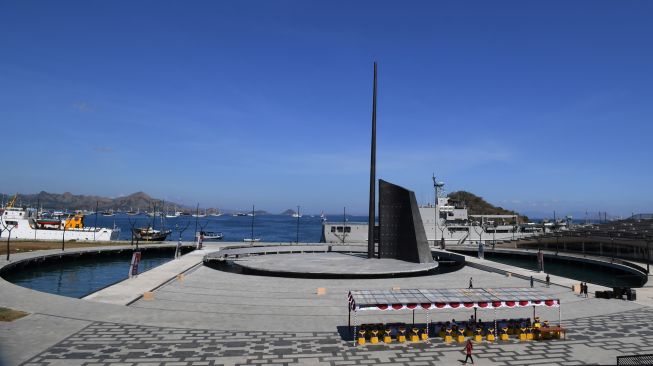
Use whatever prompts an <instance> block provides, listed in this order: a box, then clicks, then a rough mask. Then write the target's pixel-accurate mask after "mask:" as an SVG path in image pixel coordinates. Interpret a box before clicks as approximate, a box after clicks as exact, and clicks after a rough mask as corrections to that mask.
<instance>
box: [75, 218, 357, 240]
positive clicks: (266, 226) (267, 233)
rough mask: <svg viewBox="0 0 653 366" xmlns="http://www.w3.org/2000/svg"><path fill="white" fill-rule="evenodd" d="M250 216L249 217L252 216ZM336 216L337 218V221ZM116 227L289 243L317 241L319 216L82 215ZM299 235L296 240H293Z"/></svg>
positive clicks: (90, 222) (124, 234) (88, 221)
mask: <svg viewBox="0 0 653 366" xmlns="http://www.w3.org/2000/svg"><path fill="white" fill-rule="evenodd" d="M333 218H334V219H335V220H334V221H333V222H335V223H341V222H342V220H343V217H342V216H340V217H337V218H336V217H335V216H334V217H333ZM252 219H253V220H252ZM338 220H340V221H338ZM345 220H346V221H347V222H367V216H350V215H347V216H346V217H345ZM114 224H115V225H116V226H117V227H119V228H120V229H121V230H122V231H121V233H120V237H119V239H120V240H130V239H131V236H130V232H131V227H132V225H133V226H134V227H147V226H148V225H150V226H152V225H154V228H155V229H157V230H160V229H161V228H165V229H170V230H172V231H173V232H172V234H170V236H168V239H167V240H174V241H176V240H178V239H179V236H180V235H181V239H182V240H183V241H192V240H194V238H195V230H196V228H197V231H199V230H204V231H213V232H222V234H224V239H223V241H243V239H245V238H251V237H252V224H253V236H254V237H255V238H260V239H261V241H262V242H270V243H290V242H295V241H299V242H300V243H317V242H319V241H320V237H321V235H322V219H321V218H320V216H319V215H313V216H311V215H302V217H300V218H299V220H298V219H297V218H295V217H292V216H290V215H256V216H254V217H252V216H232V215H227V214H225V215H222V216H217V217H216V216H207V217H202V218H195V217H192V216H179V217H173V218H165V217H164V218H161V217H159V216H156V217H155V218H152V217H149V216H146V215H136V216H128V215H126V214H116V215H115V216H102V215H100V214H98V215H97V224H96V216H95V215H89V216H86V217H85V219H84V225H85V226H90V227H93V226H98V227H109V228H110V227H113V225H114ZM298 237H299V240H297V239H298Z"/></svg>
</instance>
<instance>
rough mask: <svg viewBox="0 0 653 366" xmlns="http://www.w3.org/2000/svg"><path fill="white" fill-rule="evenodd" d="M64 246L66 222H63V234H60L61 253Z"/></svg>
mask: <svg viewBox="0 0 653 366" xmlns="http://www.w3.org/2000/svg"><path fill="white" fill-rule="evenodd" d="M65 246H66V221H65V220H64V224H63V232H62V233H61V251H62V252H63V251H64V249H65Z"/></svg>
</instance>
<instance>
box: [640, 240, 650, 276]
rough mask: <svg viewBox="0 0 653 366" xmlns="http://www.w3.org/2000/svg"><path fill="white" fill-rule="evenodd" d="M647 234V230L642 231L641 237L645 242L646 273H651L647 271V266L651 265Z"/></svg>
mask: <svg viewBox="0 0 653 366" xmlns="http://www.w3.org/2000/svg"><path fill="white" fill-rule="evenodd" d="M647 234H648V230H644V233H643V234H642V237H643V238H644V240H645V241H646V273H651V272H650V270H649V264H650V263H651V249H650V248H649V243H650V240H649V236H648V235H647Z"/></svg>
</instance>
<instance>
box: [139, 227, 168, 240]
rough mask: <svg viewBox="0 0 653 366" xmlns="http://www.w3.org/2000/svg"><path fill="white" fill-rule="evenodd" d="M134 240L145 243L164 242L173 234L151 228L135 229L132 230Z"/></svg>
mask: <svg viewBox="0 0 653 366" xmlns="http://www.w3.org/2000/svg"><path fill="white" fill-rule="evenodd" d="M132 232H133V233H134V238H135V239H137V240H145V241H164V240H166V238H167V237H168V235H170V233H172V230H155V229H154V228H152V227H151V226H148V227H146V228H135V229H133V230H132Z"/></svg>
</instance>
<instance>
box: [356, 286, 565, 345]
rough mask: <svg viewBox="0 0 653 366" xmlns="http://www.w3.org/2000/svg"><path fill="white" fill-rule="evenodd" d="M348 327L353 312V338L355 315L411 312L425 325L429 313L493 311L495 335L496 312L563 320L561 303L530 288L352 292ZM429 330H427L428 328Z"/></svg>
mask: <svg viewBox="0 0 653 366" xmlns="http://www.w3.org/2000/svg"><path fill="white" fill-rule="evenodd" d="M348 301H349V319H350V321H349V324H350V326H351V312H352V311H353V312H354V334H356V313H357V312H358V311H369V310H381V311H392V310H413V321H414V317H415V316H414V311H415V310H419V309H423V310H425V311H426V323H427V324H428V322H429V312H430V310H441V309H474V310H476V309H494V312H495V332H496V310H497V309H502V308H503V309H506V308H507V309H510V308H524V307H528V306H532V307H533V312H534V311H535V307H536V306H544V307H549V308H556V307H557V308H558V319H559V322H560V321H561V319H562V314H561V312H560V299H557V298H553V297H552V296H551V295H548V294H545V293H543V292H541V291H538V290H536V289H533V288H494V289H492V288H473V289H397V290H351V291H349V294H348ZM427 329H428V327H427Z"/></svg>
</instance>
